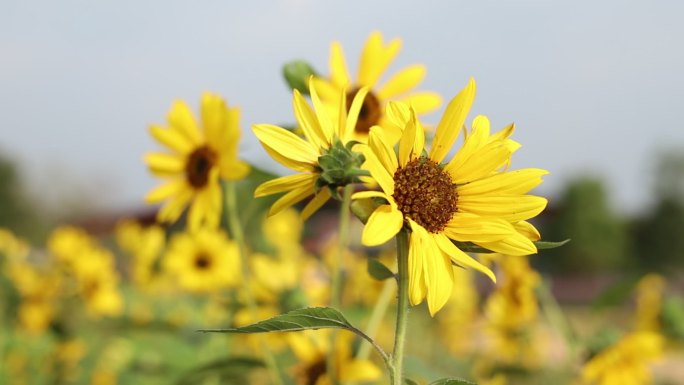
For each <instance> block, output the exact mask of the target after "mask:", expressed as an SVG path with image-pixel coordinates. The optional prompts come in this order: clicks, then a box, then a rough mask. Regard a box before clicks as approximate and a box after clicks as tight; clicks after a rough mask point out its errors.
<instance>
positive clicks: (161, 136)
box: [150, 125, 194, 155]
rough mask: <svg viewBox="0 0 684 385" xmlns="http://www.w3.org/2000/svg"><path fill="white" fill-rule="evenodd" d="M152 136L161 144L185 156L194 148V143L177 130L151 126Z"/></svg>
mask: <svg viewBox="0 0 684 385" xmlns="http://www.w3.org/2000/svg"><path fill="white" fill-rule="evenodd" d="M150 134H151V135H152V136H153V137H154V138H155V139H156V140H157V141H158V142H159V143H161V144H163V145H165V146H166V147H168V148H169V149H171V150H173V151H175V152H177V153H179V154H183V155H185V154H187V153H189V152H190V151H192V150H193V148H194V147H193V144H192V142H190V141H188V140H187V139H186V138H185V137H184V136H183V135H182V134H180V133H179V132H178V131H176V130H172V129H168V128H165V127H162V126H159V125H151V126H150Z"/></svg>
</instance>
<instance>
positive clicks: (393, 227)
mask: <svg viewBox="0 0 684 385" xmlns="http://www.w3.org/2000/svg"><path fill="white" fill-rule="evenodd" d="M403 225H404V216H403V214H402V213H401V211H399V210H397V209H396V208H394V207H392V206H391V205H382V206H380V207H378V208H376V209H375V211H373V214H371V216H370V217H369V218H368V222H367V223H366V226H365V227H364V228H363V234H362V236H361V242H362V243H363V244H364V245H366V246H377V245H381V244H383V243H385V242H387V241H388V240H389V239H390V238H392V237H393V236H395V235H396V234H397V233H398V232H399V230H401V227H402V226H403Z"/></svg>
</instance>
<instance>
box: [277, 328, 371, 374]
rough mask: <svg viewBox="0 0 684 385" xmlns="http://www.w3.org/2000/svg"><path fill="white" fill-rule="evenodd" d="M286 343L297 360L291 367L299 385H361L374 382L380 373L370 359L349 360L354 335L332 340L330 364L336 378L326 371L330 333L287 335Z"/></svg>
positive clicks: (340, 335) (342, 335)
mask: <svg viewBox="0 0 684 385" xmlns="http://www.w3.org/2000/svg"><path fill="white" fill-rule="evenodd" d="M287 338H288V342H289V344H290V348H292V351H293V353H294V354H295V356H296V357H297V359H299V364H298V365H297V366H296V367H295V368H294V372H295V375H296V377H297V379H298V383H300V384H302V385H330V384H337V383H348V382H363V381H373V380H378V379H380V378H381V377H382V371H381V370H380V368H378V367H377V366H375V364H373V363H372V362H371V361H370V360H360V359H356V358H354V357H353V354H352V342H353V340H354V335H353V334H351V333H349V332H344V331H342V332H339V333H337V334H336V338H335V345H334V346H335V350H334V352H333V360H332V362H333V364H334V365H335V373H336V377H337V378H335V379H334V380H333V379H331V378H330V373H329V369H330V368H328V361H327V357H328V352H329V351H330V350H331V348H330V342H331V338H330V330H318V331H305V332H301V333H288V334H287Z"/></svg>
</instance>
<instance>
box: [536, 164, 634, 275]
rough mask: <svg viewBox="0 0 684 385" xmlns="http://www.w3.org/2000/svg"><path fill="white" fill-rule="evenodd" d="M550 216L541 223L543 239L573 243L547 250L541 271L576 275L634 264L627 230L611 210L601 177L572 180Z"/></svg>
mask: <svg viewBox="0 0 684 385" xmlns="http://www.w3.org/2000/svg"><path fill="white" fill-rule="evenodd" d="M550 213H551V214H550V215H548V216H547V218H546V220H545V223H542V227H543V229H542V234H544V238H545V239H553V240H562V239H567V238H570V239H571V241H570V243H568V244H567V245H565V246H563V247H560V248H558V249H553V250H548V251H545V252H544V254H543V257H540V258H538V259H537V261H538V262H539V264H540V267H541V268H543V269H545V270H550V271H554V272H565V273H577V272H592V271H606V270H611V269H617V268H624V267H629V266H630V265H631V263H630V261H631V260H630V258H629V256H630V253H629V252H630V244H629V238H628V234H627V229H628V228H627V226H626V225H625V223H624V222H623V220H622V219H621V218H619V217H618V216H617V215H616V214H615V213H614V212H613V211H612V210H611V209H610V207H609V205H608V199H607V195H606V191H605V188H604V185H603V182H602V180H601V178H598V177H588V176H586V177H581V178H578V179H575V180H574V181H571V182H570V183H569V184H568V185H567V187H566V189H565V191H564V192H563V193H562V196H561V198H560V199H559V200H558V201H557V204H556V205H555V207H552V208H551V210H550Z"/></svg>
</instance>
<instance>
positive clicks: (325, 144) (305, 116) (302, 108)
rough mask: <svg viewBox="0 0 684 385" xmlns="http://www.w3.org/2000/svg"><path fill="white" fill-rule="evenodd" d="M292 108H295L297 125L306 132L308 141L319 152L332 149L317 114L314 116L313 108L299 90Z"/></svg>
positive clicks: (295, 91)
mask: <svg viewBox="0 0 684 385" xmlns="http://www.w3.org/2000/svg"><path fill="white" fill-rule="evenodd" d="M292 107H293V108H294V113H295V117H296V118H297V123H299V127H300V128H301V129H302V131H304V136H305V137H306V139H307V140H308V141H309V142H311V143H312V144H313V145H314V146H315V147H316V148H317V149H319V151H320V149H321V148H330V138H328V137H326V136H325V135H324V134H323V130H321V125H320V124H319V123H318V118H317V117H316V114H314V112H313V110H312V109H311V107H309V103H307V102H306V100H305V99H304V97H303V96H302V94H300V93H299V91H298V90H294V96H293V98H292Z"/></svg>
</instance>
